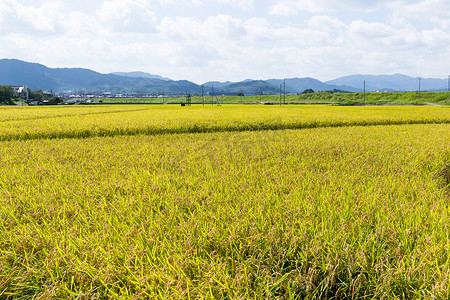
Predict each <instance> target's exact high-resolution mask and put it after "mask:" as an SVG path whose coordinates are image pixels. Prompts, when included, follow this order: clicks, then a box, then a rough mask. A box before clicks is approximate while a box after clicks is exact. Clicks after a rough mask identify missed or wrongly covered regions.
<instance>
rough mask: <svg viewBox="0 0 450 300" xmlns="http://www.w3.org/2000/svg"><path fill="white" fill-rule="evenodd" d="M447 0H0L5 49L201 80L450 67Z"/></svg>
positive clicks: (57, 63)
mask: <svg viewBox="0 0 450 300" xmlns="http://www.w3.org/2000/svg"><path fill="white" fill-rule="evenodd" d="M449 29H450V2H449V1H448V0H420V1H418V0H390V1H387V0H378V1H376V0H375V1H368V0H363V1H356V0H340V1H336V0H315V1H312V0H309V1H306V0H300V1H294V0H263V1H256V0H187V1H181V0H147V1H146V0H107V1H103V0H77V1H58V0H53V1H48V0H32V1H31V0H0V57H2V58H17V59H22V60H26V61H30V62H38V63H42V64H45V65H47V66H50V67H83V68H90V69H93V70H95V71H99V72H102V73H109V72H114V71H144V72H149V73H152V74H158V75H161V76H165V77H170V78H172V79H187V80H191V81H194V82H196V83H202V82H206V81H210V80H220V81H226V80H230V81H239V80H243V79H247V78H252V79H269V78H283V77H287V78H290V77H314V78H317V79H320V80H329V79H334V78H336V77H340V76H345V75H350V74H394V73H403V74H406V75H410V76H420V77H436V78H446V77H447V76H448V74H450V60H449V57H448V56H449V53H450V30H449Z"/></svg>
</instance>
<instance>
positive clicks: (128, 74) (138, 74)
mask: <svg viewBox="0 0 450 300" xmlns="http://www.w3.org/2000/svg"><path fill="white" fill-rule="evenodd" d="M110 74H112V75H117V76H124V77H132V78H138V77H140V78H151V79H161V80H166V81H169V80H171V79H170V78H167V77H162V76H159V75H153V74H149V73H145V72H139V71H138V72H113V73H110Z"/></svg>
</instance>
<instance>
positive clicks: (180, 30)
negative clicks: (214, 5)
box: [160, 15, 246, 42]
mask: <svg viewBox="0 0 450 300" xmlns="http://www.w3.org/2000/svg"><path fill="white" fill-rule="evenodd" d="M160 30H161V32H162V33H163V34H164V35H166V36H168V37H170V38H171V39H173V40H176V41H179V40H196V41H198V42H201V41H202V40H203V41H205V42H211V41H213V40H221V39H239V38H240V37H242V36H244V35H245V34H246V32H245V29H244V27H243V24H242V21H241V20H239V19H234V18H233V17H231V16H229V15H218V16H215V17H209V18H207V19H206V20H205V21H204V22H200V21H198V20H196V19H194V18H175V19H172V18H169V17H166V18H164V19H163V20H162V22H161V26H160Z"/></svg>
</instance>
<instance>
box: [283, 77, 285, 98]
mask: <svg viewBox="0 0 450 300" xmlns="http://www.w3.org/2000/svg"><path fill="white" fill-rule="evenodd" d="M283 85H284V104H286V78H285V79H284V81H283Z"/></svg>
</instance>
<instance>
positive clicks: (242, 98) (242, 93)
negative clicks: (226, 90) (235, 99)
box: [241, 89, 244, 103]
mask: <svg viewBox="0 0 450 300" xmlns="http://www.w3.org/2000/svg"><path fill="white" fill-rule="evenodd" d="M243 100H244V92H243V91H242V89H241V103H244V102H243Z"/></svg>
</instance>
